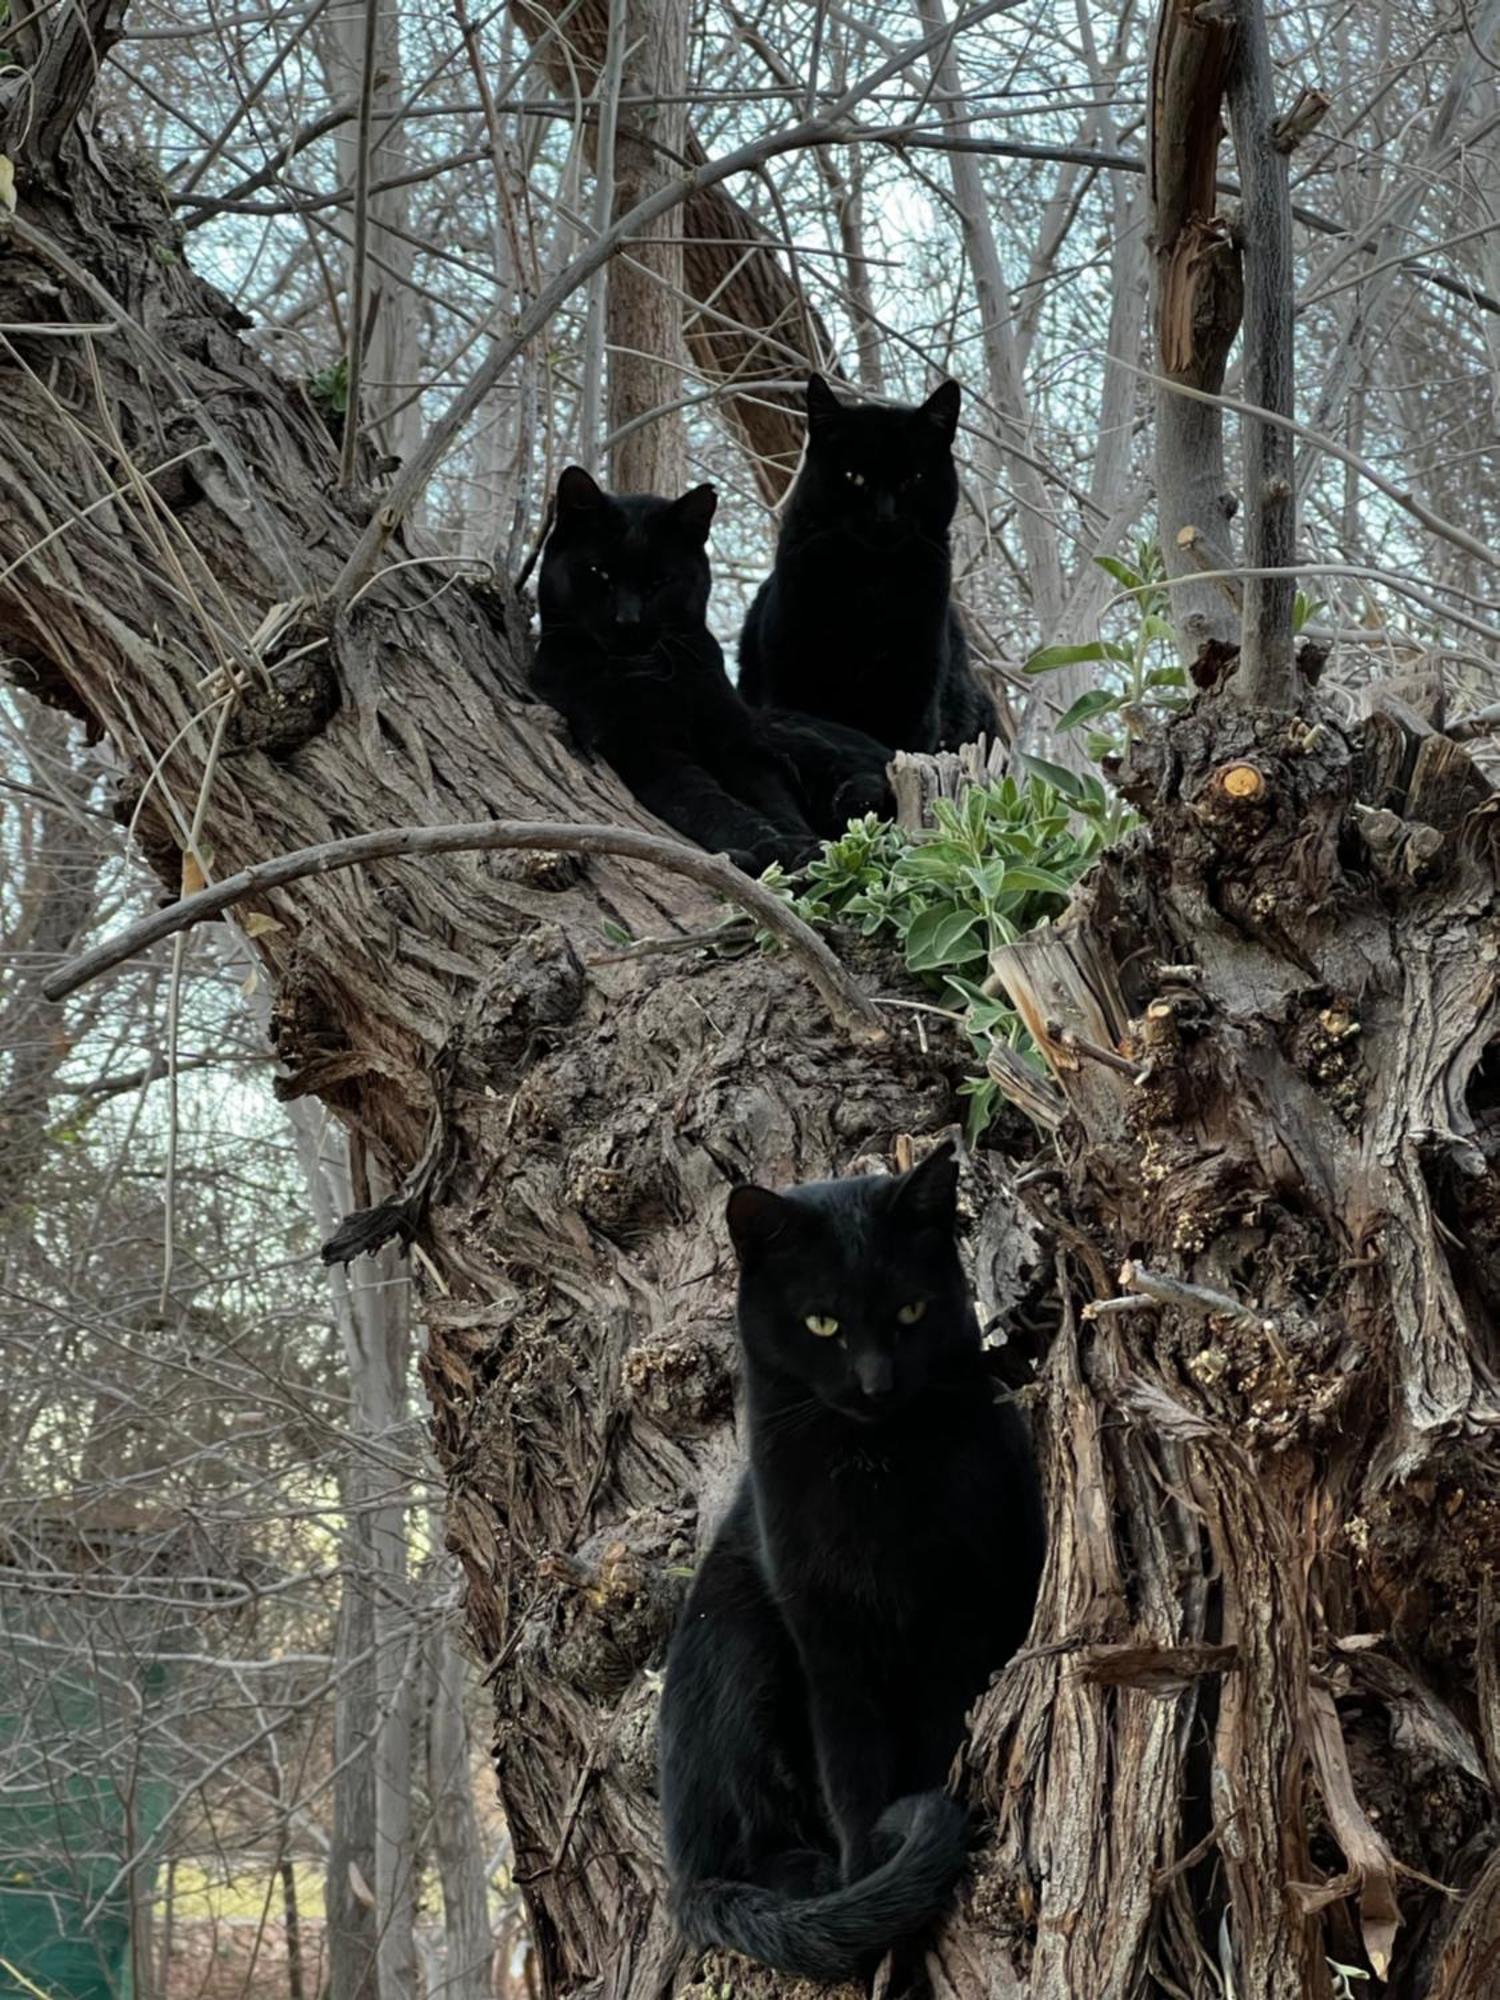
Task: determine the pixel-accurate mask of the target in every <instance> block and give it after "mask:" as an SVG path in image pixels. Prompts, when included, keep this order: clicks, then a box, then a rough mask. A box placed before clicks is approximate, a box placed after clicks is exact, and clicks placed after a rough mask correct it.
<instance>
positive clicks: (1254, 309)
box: [1229, 0, 1297, 708]
mask: <svg viewBox="0 0 1500 2000" xmlns="http://www.w3.org/2000/svg"><path fill="white" fill-rule="evenodd" d="M1229 116H1230V123H1231V125H1232V127H1233V130H1234V149H1235V155H1236V157H1237V159H1238V161H1239V169H1240V179H1241V181H1242V182H1243V183H1244V189H1245V192H1244V198H1243V206H1242V210H1241V220H1240V234H1241V246H1240V247H1241V254H1242V258H1243V270H1244V285H1245V302H1244V325H1245V394H1246V400H1247V401H1248V402H1251V403H1255V404H1258V405H1259V406H1260V407H1261V408H1263V409H1265V410H1269V411H1274V412H1275V413H1276V415H1278V416H1289V415H1290V414H1291V409H1292V300H1293V295H1294V289H1295V287H1294V284H1293V278H1292V197H1291V188H1290V184H1289V180H1288V172H1287V153H1286V150H1285V147H1284V145H1282V144H1280V143H1278V132H1277V126H1276V83H1275V77H1274V75H1273V73H1272V69H1271V48H1270V43H1269V41H1268V39H1267V36H1266V15H1265V6H1264V0H1238V13H1237V20H1236V28H1235V37H1234V58H1233V61H1232V63H1231V65H1230V70H1229ZM1244 461H1245V474H1244V477H1245V562H1246V565H1247V569H1248V572H1249V573H1248V574H1247V575H1246V578H1245V608H1244V615H1243V618H1242V620H1241V635H1240V660H1239V666H1238V668H1237V670H1236V674H1235V686H1236V688H1237V689H1238V691H1239V692H1240V694H1241V695H1242V696H1243V697H1244V699H1245V700H1246V701H1247V702H1251V703H1253V704H1254V705H1255V706H1257V707H1259V708H1291V707H1292V706H1293V704H1294V702H1295V701H1296V697H1297V663H1296V657H1295V654H1294V653H1293V650H1292V605H1293V600H1294V599H1295V596H1296V588H1297V586H1296V575H1295V572H1294V570H1293V567H1292V565H1293V563H1294V562H1295V560H1296V553H1297V504H1296V491H1295V488H1294V486H1293V481H1292V440H1291V436H1290V434H1289V433H1288V432H1287V430H1286V429H1285V428H1284V426H1282V425H1281V424H1277V423H1267V422H1266V421H1265V420H1264V419H1263V418H1261V417H1258V416H1256V417H1247V418H1246V419H1245V428H1244ZM1262 570H1270V571H1272V572H1273V574H1272V575H1269V576H1266V575H1260V574H1257V572H1259V571H1262ZM1277 571H1279V572H1281V573H1280V574H1275V573H1274V572H1277Z"/></svg>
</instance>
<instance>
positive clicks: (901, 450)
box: [739, 375, 995, 750]
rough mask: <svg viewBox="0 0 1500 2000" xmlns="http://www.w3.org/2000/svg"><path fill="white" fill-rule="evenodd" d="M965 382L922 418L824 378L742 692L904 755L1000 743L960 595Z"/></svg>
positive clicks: (745, 646)
mask: <svg viewBox="0 0 1500 2000" xmlns="http://www.w3.org/2000/svg"><path fill="white" fill-rule="evenodd" d="M958 398H959V389H958V384H957V383H956V382H944V383H943V385H942V387H941V388H939V389H935V390H934V391H933V393H932V394H931V395H930V396H929V397H928V398H927V401H926V402H925V403H923V404H921V405H920V407H919V408H917V409H878V408H867V409H850V408H848V407H846V406H845V405H844V404H842V403H840V402H839V400H838V398H837V397H836V396H835V395H834V393H833V391H832V390H831V389H830V388H829V387H828V384H827V383H826V382H825V381H824V380H823V379H822V377H821V376H819V375H814V376H813V378H812V380H811V381H810V382H809V383H808V385H807V454H806V456H805V458H804V459H803V461H802V469H801V471H800V472H799V473H798V474H797V479H796V483H795V484H794V485H793V487H792V491H791V494H790V496H789V498H788V500H787V505H786V512H785V514H784V516H783V517H782V523H781V533H780V536H779V538H778V540H777V545H776V566H775V568H774V569H773V570H772V572H771V574H770V576H768V577H767V579H766V581H765V582H764V583H763V584H762V585H761V587H760V589H759V590H758V591H757V593H756V596H755V601H754V603H753V604H752V605H751V606H750V612H749V616H748V617H747V618H746V620H745V628H744V631H743V632H742V633H741V634H740V681H739V685H740V692H741V694H743V695H744V697H745V699H746V700H747V701H749V702H752V703H762V702H775V703H780V704H782V705H783V706H786V707H793V708H799V709H805V710H808V711H809V712H810V713H812V714H814V715H819V716H826V717H827V718H828V719H829V720H830V721H833V722H841V723H845V724H847V725H849V726H851V727H853V728H857V729H863V730H865V731H866V732H867V733H868V734H869V735H871V736H874V737H876V738H878V739H879V741H880V742H882V743H889V744H890V745H891V746H892V748H893V749H896V750H936V749H954V748H956V747H957V745H958V744H960V743H968V742H972V740H973V739H974V738H975V737H976V736H978V735H979V734H980V732H981V731H983V732H985V733H986V734H988V735H993V734H994V730H995V708H994V703H993V702H992V701H991V700H990V698H989V696H988V695H987V694H986V693H985V692H984V690H983V689H982V688H981V687H980V685H979V683H978V682H977V681H976V680H975V678H974V674H973V672H972V670H971V668H970V666H969V649H968V643H967V641H966V640H965V638H964V630H963V626H962V624H961V622H960V620H959V616H958V611H957V609H956V607H955V606H954V603H953V599H952V595H951V590H952V579H953V563H952V557H951V555H950V553H949V547H948V529H949V527H950V525H951V523H952V520H953V514H954V510H955V508H956V507H957V505H958V474H957V472H956V470H955V469H954V464H953V436H954V432H955V431H956V430H957V428H958Z"/></svg>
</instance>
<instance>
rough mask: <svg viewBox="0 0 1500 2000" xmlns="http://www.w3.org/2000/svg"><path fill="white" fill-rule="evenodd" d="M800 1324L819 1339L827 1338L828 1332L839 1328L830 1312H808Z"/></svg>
mask: <svg viewBox="0 0 1500 2000" xmlns="http://www.w3.org/2000/svg"><path fill="white" fill-rule="evenodd" d="M802 1324H803V1325H804V1326H805V1327H806V1328H807V1330H808V1332H809V1333H815V1334H816V1335H817V1336H818V1338H819V1340H827V1339H828V1337H829V1336H830V1334H835V1333H837V1332H838V1330H839V1323H838V1321H837V1320H836V1319H835V1318H834V1317H833V1314H832V1313H809V1314H808V1315H807V1318H806V1319H805V1320H803V1322H802Z"/></svg>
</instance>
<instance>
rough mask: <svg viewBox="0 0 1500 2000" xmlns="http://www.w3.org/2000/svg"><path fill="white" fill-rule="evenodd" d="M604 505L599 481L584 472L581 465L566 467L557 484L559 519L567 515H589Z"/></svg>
mask: <svg viewBox="0 0 1500 2000" xmlns="http://www.w3.org/2000/svg"><path fill="white" fill-rule="evenodd" d="M603 505H604V495H603V493H602V492H601V491H600V488H599V484H598V481H597V480H595V479H594V478H592V477H591V476H590V475H589V474H588V473H587V472H585V471H584V469H583V467H582V466H581V465H570V466H568V467H566V469H565V470H564V472H563V475H562V477H561V478H560V479H559V480H558V482H557V517H558V519H559V520H561V519H562V518H563V516H564V515H565V514H589V513H592V512H593V510H594V508H596V507H602V506H603Z"/></svg>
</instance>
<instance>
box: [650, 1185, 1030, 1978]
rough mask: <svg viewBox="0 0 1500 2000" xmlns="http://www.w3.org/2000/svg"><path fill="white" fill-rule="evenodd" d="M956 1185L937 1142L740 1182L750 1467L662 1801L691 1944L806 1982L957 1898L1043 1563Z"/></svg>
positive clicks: (692, 1614) (664, 1758) (713, 1571)
mask: <svg viewBox="0 0 1500 2000" xmlns="http://www.w3.org/2000/svg"><path fill="white" fill-rule="evenodd" d="M956 1180H957V1169H956V1167H955V1164H954V1160H953V1156H952V1153H951V1151H950V1150H949V1149H948V1148H947V1147H939V1148H938V1149H937V1150H936V1151H935V1152H934V1153H932V1154H930V1155H929V1156H928V1158H927V1159H926V1160H924V1161H923V1162H922V1164H921V1165H920V1166H918V1167H915V1168H913V1170H912V1171H911V1172H910V1173H908V1174H903V1175H898V1176H891V1177H888V1176H884V1175H872V1176H866V1177H864V1178H861V1179H856V1180H843V1181H821V1182H816V1183H814V1184H812V1185H810V1186H806V1187H799V1188H792V1189H790V1190H789V1191H788V1192H786V1193H784V1194H774V1193H772V1192H771V1191H770V1190H768V1189H766V1188H757V1187H742V1188H736V1189H735V1191H734V1193H733V1194H732V1195H731V1196H730V1199H729V1210H728V1218H729V1230H730V1235H731V1237H732V1239H733V1241H734V1246H735V1251H736V1254H737V1255H738V1258H739V1263H740V1292H739V1327H740V1340H741V1344H742V1348H743V1353H744V1379H745V1392H746V1406H747V1414H748V1419H749V1440H750V1456H749V1464H748V1466H747V1467H746V1469H745V1473H744V1476H743V1478H742V1480H741V1482H740V1486H739V1490H738V1492H737V1494H736V1496H735V1499H734V1502H733V1504H732V1506H731V1507H730V1510H729V1512H728V1514H727V1516H726V1517H725V1520H724V1522H723V1524H722V1526H721V1527H720V1529H719V1531H718V1534H717V1535H716V1537H715V1539H714V1542H713V1545H712V1547H711V1548H710V1549H709V1552H708V1554H707V1556H706V1557H705V1559H704V1561H703V1564H702V1566H701V1567H700V1569H699V1571H698V1574H697V1577H696V1579H695V1581H694V1583H693V1587H692V1591H691V1593H690V1594H689V1597H688V1602H687V1605H686V1608H685V1610H684V1612H683V1616H682V1622H681V1624H680V1625H679V1627H678V1632H677V1636H676V1638H675V1639H674V1640H673V1642H672V1649H671V1652H670V1654H669V1656H668V1660H667V1675H666V1688H665V1694H664V1699H663V1704H662V1732H661V1797H662V1810H663V1814H664V1817H665V1821H666V1837H667V1858H668V1864H669V1867H670V1870H671V1876H672V1891H673V1904H674V1907H675V1909H676V1911H677V1915H678V1920H679V1922H680V1923H681V1925H682V1927H683V1929H684V1931H685V1932H686V1933H687V1935H688V1936H689V1938H691V1939H692V1941H693V1942H694V1943H695V1944H699V1945H709V1944H720V1945H728V1946H730V1947H732V1948H733V1949H734V1950H737V1951H742V1952H745V1953H747V1954H748V1955H749V1956H750V1957H752V1958H758V1959H760V1960H761V1961H762V1962H763V1963H765V1964H767V1965H770V1966H774V1967H775V1968H776V1969H777V1970H779V1971H783V1972H793V1973H800V1974H802V1975H803V1976H804V1977H807V1978H813V1979H831V1978H837V1977H840V1976H842V1975H844V1974H846V1973H850V1972H857V1971H860V1970H863V1969H865V1968H866V1967H867V1966H868V1965H869V1964H871V1963H872V1962H873V1960H874V1959H875V1958H877V1957H878V1956H879V1954H880V1952H881V1951H882V1950H884V1949H885V1948H886V1947H887V1946H889V1945H890V1944H891V1943H893V1942H894V1941H895V1940H896V1939H898V1938H900V1937H903V1936H905V1935H907V1934H908V1933H909V1932H911V1931H914V1930H916V1929H919V1928H920V1927H921V1926H922V1925H924V1924H926V1923H927V1922H928V1921H929V1920H930V1919H931V1918H932V1917H933V1916H935V1915H936V1914H937V1912H938V1910H939V1909H940V1908H941V1906H942V1903H943V1901H944V1899H945V1898H946V1896H947V1895H948V1893H949V1891H950V1889H951V1887H952V1883H953V1879H954V1877H955V1876H956V1875H957V1873H958V1871H959V1869H960V1867H961V1866H962V1864H963V1857H964V1851H965V1822H964V1815H963V1813H962V1811H961V1809H960V1808H959V1806H958V1805H957V1803H956V1802H955V1801H954V1800H953V1799H951V1798H950V1797H948V1795H947V1794H946V1792H945V1791H944V1790H943V1785H944V1781H945V1779H946V1776H947V1772H948V1767H949V1765H950V1764H951V1762H952V1759H953V1753H954V1751H955V1750H956V1749H957V1748H958V1745H959V1741H960V1739H961V1737H962V1735H963V1728H964V1715H965V1712H966V1710H967V1709H968V1706H969V1704H970V1703H971V1702H972V1701H973V1700H974V1698H975V1696H976V1695H978V1694H979V1693H980V1692H981V1691H982V1689H983V1688H984V1686H985V1684H986V1682H987V1680H988V1679H989V1676H990V1675H991V1674H992V1673H993V1672H994V1670H995V1669H996V1668H997V1667H999V1666H1000V1665H1002V1664H1003V1663H1004V1661H1005V1660H1006V1658H1007V1657H1008V1656H1009V1654H1010V1653H1011V1652H1013V1651H1014V1649H1015V1648H1016V1646H1017V1645H1019V1643H1020V1641H1021V1639H1022V1638H1023V1636H1024V1634H1025V1631H1026V1626H1027V1624H1028V1622H1029V1620H1030V1616H1031V1606H1032V1601H1033V1598H1034V1596H1035V1592H1036V1584H1037V1578H1038V1576H1039V1574H1040V1570H1041V1562H1042V1551H1043V1530H1042V1520H1041V1508H1040V1498H1039V1495H1038V1492H1037V1484H1036V1475H1035V1471H1034V1468H1033V1465H1032V1461H1031V1455H1030V1448H1029V1444H1028V1441H1027V1437H1026V1432H1025V1428H1024V1426H1023V1424H1022V1423H1021V1420H1020V1419H1019V1417H1018V1416H1017V1414H1016V1412H1015V1410H1014V1408H1013V1407H1012V1406H1010V1405H1009V1404H1006V1403H1003V1402H1001V1401H1000V1400H999V1397H998V1394H997V1387H996V1383H995V1381H994V1379H993V1377H992V1375H991V1373H990V1370H989V1366H988V1363H987V1361H986V1358H985V1355H984V1353H983V1351H982V1349H981V1345H980V1337H979V1328H978V1325H977V1323H976V1320H975V1317H974V1310H973V1307H972V1305H971V1303H970V1300H969V1293H968V1288H967V1285H966V1283H965V1281H964V1274H963V1269H962V1266H961V1264H960V1262H959V1257H958V1246H957V1241H956V1213H955V1188H956Z"/></svg>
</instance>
